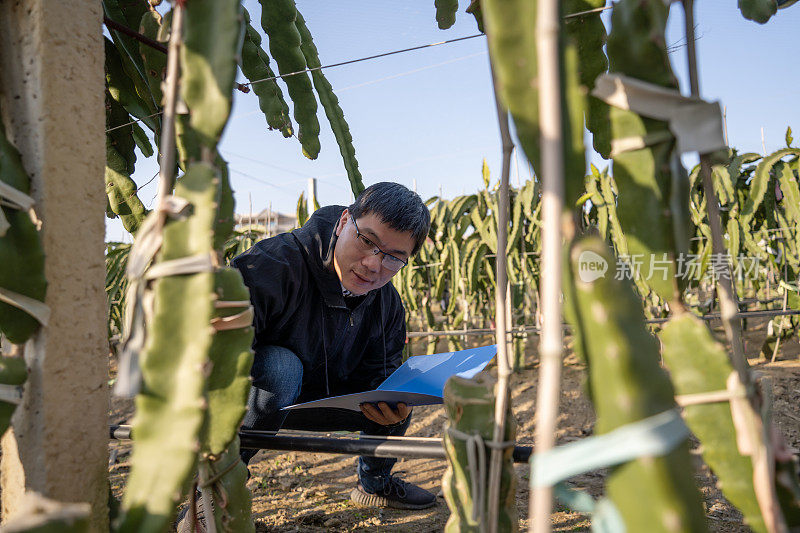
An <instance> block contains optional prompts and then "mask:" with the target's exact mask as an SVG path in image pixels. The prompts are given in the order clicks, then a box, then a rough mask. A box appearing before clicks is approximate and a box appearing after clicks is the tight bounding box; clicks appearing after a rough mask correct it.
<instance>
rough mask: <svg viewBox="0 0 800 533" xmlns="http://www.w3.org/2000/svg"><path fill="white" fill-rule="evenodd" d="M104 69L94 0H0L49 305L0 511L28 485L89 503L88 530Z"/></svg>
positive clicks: (2, 57) (94, 476)
mask: <svg viewBox="0 0 800 533" xmlns="http://www.w3.org/2000/svg"><path fill="white" fill-rule="evenodd" d="M103 79H104V76H103V36H102V8H101V5H100V2H50V1H47V0H26V1H25V2H20V1H13V0H0V108H2V111H3V116H2V117H0V119H2V120H3V122H4V124H5V125H6V131H7V133H8V135H9V137H10V140H11V141H12V142H13V143H14V144H15V145H16V147H17V148H18V149H19V150H20V152H21V153H22V160H23V163H24V165H25V168H26V170H27V171H28V173H29V175H30V176H31V178H32V183H33V187H32V196H33V197H34V199H35V200H36V212H37V215H38V217H39V218H40V219H41V220H42V223H43V225H42V238H43V243H44V251H45V254H46V263H45V273H46V276H47V280H48V291H47V300H46V303H47V305H48V306H49V307H50V310H51V313H52V314H51V318H50V325H49V327H48V328H47V329H45V330H43V331H41V332H40V333H39V334H38V335H37V336H36V337H35V338H34V339H33V340H32V341H31V342H29V343H28V345H27V346H26V348H25V358H26V360H27V362H28V367H29V370H30V376H29V380H28V383H27V384H26V386H25V395H24V399H23V403H22V404H21V405H20V407H19V408H18V409H17V412H16V414H15V416H14V420H13V427H14V433H11V432H9V433H8V434H7V435H6V436H5V437H4V439H3V441H2V452H3V457H2V464H1V465H0V482H1V483H2V490H3V498H2V516H3V519H4V520H7V519H10V518H13V517H14V515H15V513H16V512H17V511H18V504H19V501H20V498H21V496H22V494H23V493H24V491H25V490H35V491H37V492H39V493H41V494H42V495H44V496H46V497H48V498H52V499H55V500H60V501H66V502H77V501H84V502H88V503H89V504H90V505H91V507H92V517H91V525H92V528H91V529H92V531H98V532H99V531H108V508H107V501H108V500H107V499H108V489H107V487H108V476H107V465H108V462H107V461H108V450H107V448H108V385H107V381H108V343H107V339H106V300H105V293H104V288H103V285H104V274H105V269H104V261H103V253H104V251H103V246H104V245H103V242H104V236H105V224H104V208H105V203H106V200H105V187H104V179H103V167H104V162H105V144H104V143H105V137H104V129H105V128H104V125H105V112H104V97H103V84H104V82H103ZM0 268H1V267H0ZM17 451H18V452H19V455H18V456H17Z"/></svg>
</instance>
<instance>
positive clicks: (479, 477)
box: [447, 427, 486, 530]
mask: <svg viewBox="0 0 800 533" xmlns="http://www.w3.org/2000/svg"><path fill="white" fill-rule="evenodd" d="M447 433H448V434H450V436H451V437H452V438H454V439H458V440H463V441H464V442H465V444H466V447H467V466H468V468H469V477H470V482H471V484H472V521H473V522H475V523H477V524H479V526H480V528H481V530H483V529H484V528H485V524H484V519H483V508H484V506H485V504H486V501H485V499H486V445H485V444H484V440H483V437H481V436H480V435H478V434H469V433H464V432H463V431H459V430H457V429H455V428H451V427H448V428H447Z"/></svg>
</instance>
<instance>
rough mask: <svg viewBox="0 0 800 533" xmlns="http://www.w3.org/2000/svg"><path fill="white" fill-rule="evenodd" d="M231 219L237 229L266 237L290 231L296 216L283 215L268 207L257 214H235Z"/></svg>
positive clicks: (295, 221) (293, 226)
mask: <svg viewBox="0 0 800 533" xmlns="http://www.w3.org/2000/svg"><path fill="white" fill-rule="evenodd" d="M233 220H234V223H235V224H236V230H237V231H247V230H248V229H249V230H251V231H253V232H256V233H261V234H263V235H265V236H266V237H271V236H273V235H277V234H278V233H285V232H287V231H292V230H293V229H294V228H295V227H296V224H297V217H295V216H294V215H285V214H283V213H278V212H277V211H272V210H270V209H264V210H263V211H261V212H260V213H258V214H257V215H256V214H252V215H251V214H245V215H242V214H236V215H234V216H233Z"/></svg>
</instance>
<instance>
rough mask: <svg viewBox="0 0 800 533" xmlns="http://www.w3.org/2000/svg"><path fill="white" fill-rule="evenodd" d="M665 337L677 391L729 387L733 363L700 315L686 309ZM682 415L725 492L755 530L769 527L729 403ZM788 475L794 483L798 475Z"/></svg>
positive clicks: (791, 506)
mask: <svg viewBox="0 0 800 533" xmlns="http://www.w3.org/2000/svg"><path fill="white" fill-rule="evenodd" d="M661 340H662V342H663V346H664V351H663V356H664V363H665V364H666V365H667V368H668V369H669V371H670V374H671V376H672V379H673V382H674V383H675V390H676V392H677V393H678V394H679V395H692V394H702V393H708V392H716V391H725V390H727V380H728V377H729V376H730V375H731V373H732V372H733V371H734V370H733V366H732V365H731V363H730V360H729V357H728V354H727V352H726V350H725V348H724V347H723V346H722V345H721V344H720V343H718V342H717V341H716V340H714V338H713V337H712V336H711V333H710V332H709V331H708V328H707V327H706V326H705V324H703V323H702V322H701V321H700V320H699V319H697V318H695V317H694V316H692V315H690V314H688V313H684V314H682V315H680V316H677V317H675V318H673V319H672V320H670V322H669V323H668V324H667V325H666V326H665V327H664V329H663V330H662V331H661ZM684 418H685V420H686V423H687V425H688V426H689V428H690V429H691V430H692V432H693V433H694V434H695V435H696V436H697V438H698V439H699V440H700V442H701V443H702V450H703V459H704V460H705V462H706V463H707V464H708V466H709V468H711V470H712V471H713V472H714V474H715V475H716V476H717V478H718V480H719V481H718V486H719V488H720V489H721V490H722V493H723V494H724V495H725V497H726V498H727V499H728V500H729V501H730V502H731V503H732V504H733V505H735V506H736V507H737V508H738V509H739V510H740V511H741V512H742V514H743V515H744V520H745V523H746V524H747V525H748V526H749V527H750V528H751V529H752V530H753V531H755V532H757V533H760V532H766V531H768V529H767V526H766V524H765V522H764V517H763V516H762V514H761V510H760V508H759V505H758V500H757V499H756V492H755V489H754V486H753V464H752V461H751V458H750V457H747V456H743V455H741V453H740V451H739V447H738V445H737V436H736V427H735V426H734V422H733V418H732V415H731V405H730V403H729V402H726V401H723V402H717V403H702V404H697V405H687V406H686V407H685V409H684ZM790 477H793V478H794V480H795V483H796V480H797V474H796V473H794V475H793V476H790ZM781 503H782V505H785V506H786V507H785V508H784V512H785V513H787V515H788V513H789V512H791V513H793V515H794V516H795V517H796V516H797V513H798V511H799V510H800V509H799V508H798V506H797V500H794V501H791V498H790V499H788V501H783V502H781ZM789 525H797V523H795V524H789Z"/></svg>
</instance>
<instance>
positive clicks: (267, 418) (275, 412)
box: [241, 346, 411, 492]
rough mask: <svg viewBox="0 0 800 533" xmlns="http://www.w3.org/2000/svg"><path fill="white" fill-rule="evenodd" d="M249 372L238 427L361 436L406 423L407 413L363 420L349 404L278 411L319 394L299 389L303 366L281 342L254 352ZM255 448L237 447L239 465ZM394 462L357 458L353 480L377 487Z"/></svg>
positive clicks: (393, 431)
mask: <svg viewBox="0 0 800 533" xmlns="http://www.w3.org/2000/svg"><path fill="white" fill-rule="evenodd" d="M250 375H251V376H252V377H253V386H252V388H251V389H250V397H249V398H248V401H247V405H248V410H247V413H245V416H244V421H243V422H242V429H254V430H260V431H277V430H279V429H280V428H287V429H302V430H306V431H360V432H361V433H362V434H365V435H383V436H402V435H404V434H405V432H406V430H407V429H408V425H409V423H410V419H411V417H410V416H409V417H408V418H406V420H405V421H404V422H402V423H401V424H396V425H392V426H382V425H380V424H376V423H375V422H372V421H370V420H368V419H367V418H366V417H365V416H364V415H363V414H362V413H360V412H356V411H350V410H349V409H295V410H292V411H281V410H280V409H281V408H282V407H286V406H287V405H292V404H295V403H301V402H307V401H311V400H317V399H319V398H321V397H323V396H324V394H322V395H320V394H318V393H317V394H315V393H313V392H305V393H304V391H303V390H302V384H303V365H302V363H301V362H300V359H299V358H298V357H297V356H296V355H295V354H294V353H293V352H292V351H291V350H289V349H287V348H283V347H281V346H268V347H266V348H265V349H261V350H258V351H256V354H255V358H254V360H253V368H252V370H251V371H250ZM347 392H360V391H347ZM344 393H346V392H343V394H344ZM256 451H257V450H242V451H241V457H242V460H243V461H244V463H245V464H248V463H249V462H250V459H252V458H253V456H254V455H255V454H256ZM396 462H397V459H393V458H392V459H389V458H385V457H359V458H358V479H359V481H361V484H362V485H363V486H364V488H365V489H366V490H367V491H369V492H375V491H377V490H380V489H382V488H383V484H384V480H385V479H386V477H387V476H388V475H389V473H390V472H391V470H392V467H393V466H394V464H395V463H396Z"/></svg>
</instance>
